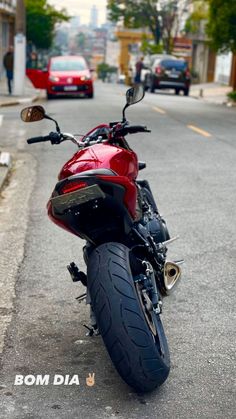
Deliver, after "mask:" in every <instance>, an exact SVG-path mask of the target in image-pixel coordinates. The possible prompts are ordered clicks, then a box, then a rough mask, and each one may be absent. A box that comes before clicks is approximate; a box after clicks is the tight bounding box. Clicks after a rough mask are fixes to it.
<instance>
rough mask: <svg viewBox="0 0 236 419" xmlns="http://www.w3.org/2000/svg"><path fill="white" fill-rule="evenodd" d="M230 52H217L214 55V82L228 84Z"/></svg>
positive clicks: (230, 65) (230, 62) (230, 61)
mask: <svg viewBox="0 0 236 419" xmlns="http://www.w3.org/2000/svg"><path fill="white" fill-rule="evenodd" d="M232 58H233V56H232V53H231V52H228V53H225V54H219V55H217V57H216V69H215V82H218V83H223V84H229V82H230V74H231V67H232Z"/></svg>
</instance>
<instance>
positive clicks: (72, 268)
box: [67, 262, 87, 287]
mask: <svg viewBox="0 0 236 419" xmlns="http://www.w3.org/2000/svg"><path fill="white" fill-rule="evenodd" d="M67 269H68V271H69V272H70V275H71V279H72V281H73V282H79V281H80V282H82V284H83V285H84V286H85V287H87V275H85V273H84V272H82V271H80V270H79V268H78V266H77V265H76V264H75V262H71V263H70V264H69V265H67Z"/></svg>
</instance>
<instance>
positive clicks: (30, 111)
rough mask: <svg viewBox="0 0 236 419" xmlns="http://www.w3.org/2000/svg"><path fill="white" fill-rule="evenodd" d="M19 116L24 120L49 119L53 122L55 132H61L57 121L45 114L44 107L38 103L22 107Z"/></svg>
mask: <svg viewBox="0 0 236 419" xmlns="http://www.w3.org/2000/svg"><path fill="white" fill-rule="evenodd" d="M20 116H21V119H22V121H24V122H35V121H41V119H49V120H50V121H53V122H55V124H56V130H57V132H58V133H59V134H60V132H61V130H60V128H59V125H58V123H57V121H56V120H55V119H53V118H51V116H49V115H47V114H46V111H45V109H44V108H43V107H42V106H40V105H37V106H29V107H28V108H24V109H22V111H21V114H20Z"/></svg>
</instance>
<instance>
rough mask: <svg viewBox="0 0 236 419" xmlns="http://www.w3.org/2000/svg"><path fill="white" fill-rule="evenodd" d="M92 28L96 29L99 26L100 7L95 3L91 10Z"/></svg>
mask: <svg viewBox="0 0 236 419" xmlns="http://www.w3.org/2000/svg"><path fill="white" fill-rule="evenodd" d="M89 26H90V28H91V29H96V28H97V27H98V9H97V7H96V6H95V5H93V6H92V8H91V11H90V24H89Z"/></svg>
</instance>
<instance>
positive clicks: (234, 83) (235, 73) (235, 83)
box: [230, 54, 236, 91]
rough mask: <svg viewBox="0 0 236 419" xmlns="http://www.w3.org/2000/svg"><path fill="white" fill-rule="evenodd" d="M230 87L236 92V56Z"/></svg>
mask: <svg viewBox="0 0 236 419" xmlns="http://www.w3.org/2000/svg"><path fill="white" fill-rule="evenodd" d="M230 85H231V86H232V87H233V90H235V91H236V54H234V55H233V59H232V68H231V80H230Z"/></svg>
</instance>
